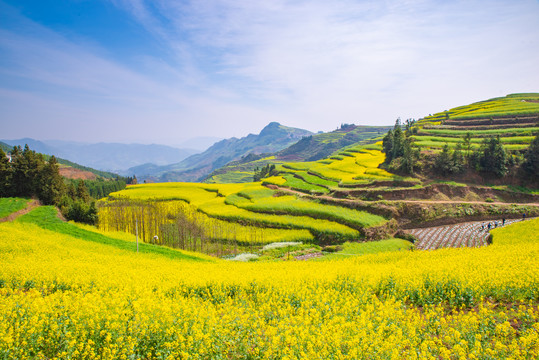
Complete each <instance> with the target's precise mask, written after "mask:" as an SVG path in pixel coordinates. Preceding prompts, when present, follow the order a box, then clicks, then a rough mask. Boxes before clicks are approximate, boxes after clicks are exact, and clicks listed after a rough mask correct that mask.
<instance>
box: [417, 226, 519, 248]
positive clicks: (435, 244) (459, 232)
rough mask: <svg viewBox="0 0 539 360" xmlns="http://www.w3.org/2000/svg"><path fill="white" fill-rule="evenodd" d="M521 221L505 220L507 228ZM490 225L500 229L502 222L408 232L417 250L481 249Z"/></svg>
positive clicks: (488, 233) (438, 227)
mask: <svg viewBox="0 0 539 360" xmlns="http://www.w3.org/2000/svg"><path fill="white" fill-rule="evenodd" d="M517 221H521V220H506V221H505V225H503V226H508V225H510V224H513V223H515V222H517ZM488 223H490V224H491V227H492V230H493V229H495V228H497V227H502V222H501V221H497V222H496V224H499V225H495V223H494V221H490V222H487V221H475V222H467V223H461V224H455V225H446V226H436V227H428V228H421V229H411V230H408V232H409V233H410V234H412V235H413V236H414V237H415V238H416V239H417V241H416V242H415V244H414V245H415V248H416V249H418V250H437V249H442V248H450V247H453V248H459V247H481V246H486V245H487V239H488V237H489V235H490V231H489V229H488V226H487V225H486V224H488Z"/></svg>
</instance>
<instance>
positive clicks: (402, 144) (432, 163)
mask: <svg viewBox="0 0 539 360" xmlns="http://www.w3.org/2000/svg"><path fill="white" fill-rule="evenodd" d="M413 123H414V122H413V121H407V123H406V127H405V130H404V131H403V130H402V125H401V123H400V119H397V121H396V123H395V127H394V128H393V129H392V130H390V131H389V132H388V133H387V134H386V136H385V137H384V138H383V142H382V146H383V150H382V151H383V152H384V153H385V154H386V159H385V166H386V167H387V168H388V169H389V170H392V171H396V172H400V173H403V174H408V175H411V174H413V173H414V172H417V171H429V170H430V171H433V172H434V173H436V174H439V175H442V176H448V175H454V174H462V173H464V172H466V171H470V170H471V171H475V172H477V173H479V174H481V175H483V176H484V177H494V178H501V177H504V176H505V175H507V174H508V173H509V172H510V171H516V172H518V173H520V175H521V176H522V178H523V179H527V180H529V179H531V180H533V179H537V177H538V176H539V134H537V135H536V136H535V138H534V140H533V141H532V143H531V144H530V146H529V147H528V149H527V151H526V152H525V153H524V154H523V155H521V156H518V155H512V154H510V153H508V152H507V151H506V149H505V148H504V146H503V144H502V142H501V139H500V137H499V136H493V137H487V138H484V139H483V142H482V143H481V145H480V146H479V147H477V148H472V146H471V140H472V133H471V132H468V133H466V135H464V137H463V139H462V142H459V143H457V145H456V146H455V148H454V149H451V148H450V147H449V145H448V144H445V145H444V146H443V148H442V151H441V152H439V153H437V154H434V155H427V154H420V151H419V148H418V147H417V146H414V144H413V138H412V134H413V133H414V130H416V128H415V127H413Z"/></svg>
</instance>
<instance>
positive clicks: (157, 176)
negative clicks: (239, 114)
mask: <svg viewBox="0 0 539 360" xmlns="http://www.w3.org/2000/svg"><path fill="white" fill-rule="evenodd" d="M310 135H312V132H310V131H307V130H303V129H297V128H291V127H287V126H283V125H281V124H279V123H277V122H272V123H270V124H268V125H267V126H266V127H265V128H264V129H262V131H261V132H260V134H258V135H254V134H249V135H247V136H246V137H243V138H240V139H238V138H230V139H225V140H221V141H219V142H217V143H215V144H214V145H212V146H211V147H210V148H209V149H207V150H206V151H204V152H203V153H200V154H196V155H192V156H190V157H188V158H186V159H185V160H183V161H181V162H178V163H175V164H172V165H167V166H158V165H156V164H155V163H154V162H151V163H148V164H145V165H141V166H136V167H133V168H130V169H129V170H128V171H127V172H128V173H130V174H135V175H136V176H137V178H138V179H139V181H140V180H148V181H201V180H203V179H205V178H206V177H207V176H208V174H210V173H211V172H212V171H214V170H215V169H218V168H220V167H222V166H224V165H226V164H228V163H229V162H231V161H233V160H238V159H240V158H242V157H244V156H247V155H248V154H262V153H273V152H277V151H280V150H282V149H285V148H287V147H288V146H290V145H292V144H294V143H296V142H298V141H299V140H301V139H302V138H304V137H306V136H310Z"/></svg>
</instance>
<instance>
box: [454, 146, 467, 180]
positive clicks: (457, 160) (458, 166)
mask: <svg viewBox="0 0 539 360" xmlns="http://www.w3.org/2000/svg"><path fill="white" fill-rule="evenodd" d="M465 164H466V161H465V160H464V154H462V146H461V145H460V143H458V144H457V147H456V148H455V150H454V151H453V154H451V167H452V169H451V171H452V173H453V174H460V173H462V172H463V171H464V166H465Z"/></svg>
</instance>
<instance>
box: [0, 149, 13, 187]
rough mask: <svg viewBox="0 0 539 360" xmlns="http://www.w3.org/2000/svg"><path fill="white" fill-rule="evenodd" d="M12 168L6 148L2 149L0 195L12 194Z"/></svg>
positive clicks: (0, 155) (0, 154)
mask: <svg viewBox="0 0 539 360" xmlns="http://www.w3.org/2000/svg"><path fill="white" fill-rule="evenodd" d="M11 175H12V169H11V164H10V162H9V159H8V158H7V156H6V153H5V152H4V150H2V149H0V197H4V196H10V195H11Z"/></svg>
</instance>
